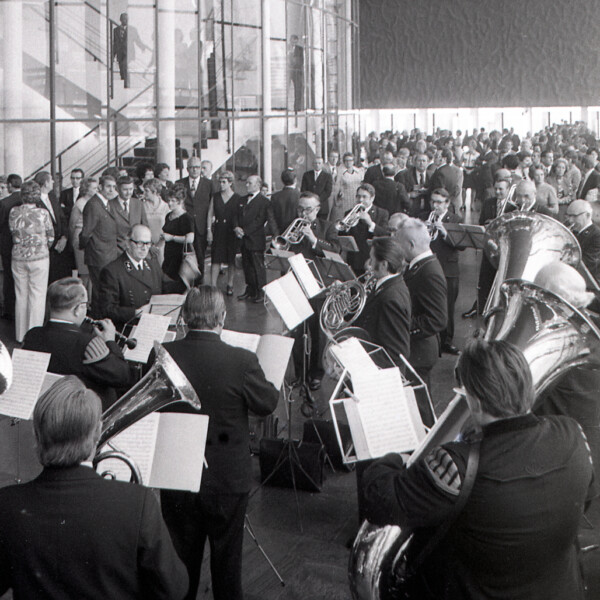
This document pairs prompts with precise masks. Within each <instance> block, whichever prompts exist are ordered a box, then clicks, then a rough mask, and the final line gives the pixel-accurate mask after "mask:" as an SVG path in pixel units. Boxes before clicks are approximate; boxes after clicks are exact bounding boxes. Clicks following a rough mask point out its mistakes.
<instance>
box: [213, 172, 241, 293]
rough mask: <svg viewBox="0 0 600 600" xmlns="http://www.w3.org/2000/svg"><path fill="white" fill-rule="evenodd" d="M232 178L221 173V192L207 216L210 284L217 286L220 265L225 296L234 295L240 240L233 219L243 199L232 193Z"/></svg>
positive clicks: (231, 175)
mask: <svg viewBox="0 0 600 600" xmlns="http://www.w3.org/2000/svg"><path fill="white" fill-rule="evenodd" d="M233 181H234V176H233V173H232V172H231V171H223V173H221V175H220V176H219V187H220V191H219V192H217V193H216V194H214V195H213V200H212V203H211V206H210V210H209V213H208V223H209V230H210V229H211V228H210V225H211V224H212V246H211V266H210V278H211V285H213V286H215V287H216V285H217V279H218V277H219V271H220V269H221V264H226V265H228V268H227V295H228V296H231V295H233V276H234V274H235V255H236V254H237V252H238V251H239V240H238V239H237V237H236V235H235V233H234V232H233V218H234V215H235V213H236V211H237V210H238V207H239V205H240V202H241V201H242V197H241V196H240V195H239V194H236V193H235V192H234V191H233Z"/></svg>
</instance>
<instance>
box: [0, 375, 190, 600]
mask: <svg viewBox="0 0 600 600" xmlns="http://www.w3.org/2000/svg"><path fill="white" fill-rule="evenodd" d="M33 427H34V431H35V438H36V449H37V454H38V457H39V460H40V462H41V463H42V465H43V467H44V470H43V471H42V473H41V474H40V475H39V476H38V477H37V478H36V479H34V480H33V481H30V482H29V483H25V484H20V485H13V486H9V487H5V488H3V489H2V490H0V502H1V505H2V510H1V511H0V594H4V592H6V591H7V590H8V589H12V590H13V597H14V598H31V599H33V598H86V599H88V600H105V599H106V598H120V599H122V600H126V599H129V600H135V599H138V598H144V599H146V598H147V599H149V600H159V599H160V600H181V598H183V596H184V595H185V593H186V590H187V587H188V576H187V573H186V572H185V567H184V565H183V564H182V562H181V560H180V559H179V558H178V557H177V554H176V552H175V549H174V548H173V543H172V541H171V538H170V536H169V532H168V530H167V527H166V525H165V523H164V521H163V519H162V517H161V514H160V506H159V503H158V500H157V498H156V495H155V492H154V491H153V490H151V489H149V488H147V487H144V486H141V485H131V484H129V483H125V482H121V481H111V480H108V479H104V478H102V477H100V475H98V474H97V473H96V472H95V471H94V469H93V467H92V463H91V461H92V458H93V456H94V454H95V452H96V444H97V443H98V439H99V437H100V432H101V429H102V420H101V406H100V400H99V399H98V396H97V395H96V394H95V393H94V392H93V391H91V390H88V389H86V388H85V387H84V386H83V384H82V383H81V382H80V381H79V380H78V379H77V378H76V377H67V378H65V379H63V380H61V381H58V382H57V383H55V384H54V385H53V386H52V387H51V388H50V389H49V390H48V391H47V392H46V393H45V394H44V395H43V396H42V397H41V398H40V399H39V400H38V402H37V404H36V406H35V409H34V412H33Z"/></svg>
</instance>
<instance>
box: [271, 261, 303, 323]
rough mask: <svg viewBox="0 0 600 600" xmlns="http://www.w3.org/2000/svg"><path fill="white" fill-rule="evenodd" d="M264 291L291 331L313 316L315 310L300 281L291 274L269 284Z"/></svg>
mask: <svg viewBox="0 0 600 600" xmlns="http://www.w3.org/2000/svg"><path fill="white" fill-rule="evenodd" d="M264 290H265V294H266V295H267V298H268V299H269V300H270V301H271V302H272V303H273V306H274V307H275V310H277V312H278V314H279V316H280V317H281V318H282V319H283V322H284V323H285V326H286V327H287V328H288V329H290V330H291V329H294V327H297V326H298V325H300V323H302V321H304V320H306V319H308V317H310V315H312V314H313V309H312V307H311V306H310V304H309V302H308V300H307V299H306V296H305V295H304V292H303V291H302V288H301V287H300V284H299V283H298V280H297V279H296V277H295V276H294V274H293V273H291V272H290V273H287V274H286V275H284V276H283V277H280V278H279V279H275V281H272V282H271V283H268V284H267V285H266V286H265V287H264Z"/></svg>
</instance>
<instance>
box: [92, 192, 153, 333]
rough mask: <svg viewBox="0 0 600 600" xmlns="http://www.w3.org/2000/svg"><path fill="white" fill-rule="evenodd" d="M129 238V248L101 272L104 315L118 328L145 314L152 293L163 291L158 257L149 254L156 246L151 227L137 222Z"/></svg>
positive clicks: (101, 302)
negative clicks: (153, 244)
mask: <svg viewBox="0 0 600 600" xmlns="http://www.w3.org/2000/svg"><path fill="white" fill-rule="evenodd" d="M161 202H162V200H161ZM127 238H128V239H127V251H126V252H123V254H121V256H119V257H118V258H117V259H116V260H113V262H111V263H110V264H109V265H107V266H106V267H104V269H102V272H101V273H100V282H101V289H100V311H101V312H100V315H101V316H102V317H108V318H109V319H111V320H112V321H113V322H114V323H115V325H116V326H117V327H122V326H123V325H124V324H125V323H128V322H130V321H132V320H133V319H135V318H136V317H139V316H141V314H142V313H143V312H144V311H145V310H146V308H147V306H148V304H149V302H150V298H151V297H152V295H153V294H160V293H161V290H162V270H161V268H160V265H159V264H158V260H157V259H156V258H154V257H148V253H149V251H150V246H151V245H152V233H151V231H150V228H149V227H146V225H134V226H133V227H132V228H131V229H130V231H129V235H128V236H127Z"/></svg>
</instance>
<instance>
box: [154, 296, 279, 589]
mask: <svg viewBox="0 0 600 600" xmlns="http://www.w3.org/2000/svg"><path fill="white" fill-rule="evenodd" d="M182 314H183V318H184V320H185V323H186V325H187V327H188V333H187V335H186V336H185V338H183V339H182V340H179V341H176V342H171V343H168V344H165V345H164V346H165V348H166V350H167V351H168V352H169V354H170V355H171V357H172V358H173V359H174V360H175V362H176V363H177V364H178V365H179V367H180V368H181V370H182V371H183V373H184V374H185V376H186V377H187V378H188V380H189V382H190V383H191V385H192V386H193V388H194V390H195V391H196V393H197V394H198V397H199V398H201V399H202V400H201V402H202V409H201V410H200V412H201V413H202V414H205V415H208V416H209V418H210V420H209V422H208V434H207V439H206V462H207V464H208V468H207V469H205V470H204V472H203V474H202V485H201V487H200V491H199V492H198V493H193V492H182V491H173V490H163V491H162V492H161V502H162V508H163V515H164V518H165V521H166V522H167V525H168V527H169V531H170V532H171V535H172V537H173V542H174V544H175V548H176V550H177V552H178V553H179V556H180V557H181V559H182V560H183V562H184V563H185V565H186V567H187V569H188V573H189V576H190V589H189V592H188V594H187V596H186V597H185V598H186V600H195V598H196V596H197V592H198V584H199V582H200V567H201V565H202V555H203V552H204V545H205V542H206V539H207V538H208V540H209V542H210V553H211V557H210V558H211V561H210V563H211V569H210V570H211V578H212V587H213V596H214V598H215V600H241V599H242V542H243V537H244V519H245V515H246V507H247V506H248V492H249V491H250V483H251V474H252V465H251V463H250V451H249V444H250V440H249V426H248V411H252V412H253V413H254V414H257V415H260V416H266V415H268V414H270V413H271V412H273V410H275V407H276V406H277V399H278V397H279V394H278V392H277V390H276V389H275V387H274V386H273V385H272V384H271V383H269V382H268V381H267V380H266V379H265V375H264V373H263V370H262V368H261V367H260V364H259V363H258V359H257V357H256V354H253V353H252V352H249V351H248V350H245V349H243V348H235V347H232V346H229V345H228V344H226V343H225V342H222V341H221V338H220V334H221V331H222V330H223V325H224V323H225V314H226V312H225V299H224V298H223V294H222V293H221V292H220V291H219V290H218V289H217V288H215V287H211V286H207V285H203V286H198V287H195V288H192V289H191V290H190V291H189V292H188V295H187V297H186V299H185V303H184V305H183V309H182ZM152 361H153V357H152V356H151V357H150V359H149V364H151V363H152ZM168 410H170V411H180V412H190V411H192V409H190V407H189V405H187V404H185V403H177V404H174V405H173V406H172V407H169V409H168ZM199 468H201V466H200V467H199Z"/></svg>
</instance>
